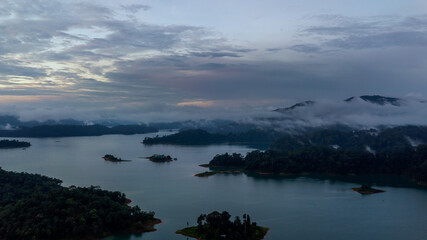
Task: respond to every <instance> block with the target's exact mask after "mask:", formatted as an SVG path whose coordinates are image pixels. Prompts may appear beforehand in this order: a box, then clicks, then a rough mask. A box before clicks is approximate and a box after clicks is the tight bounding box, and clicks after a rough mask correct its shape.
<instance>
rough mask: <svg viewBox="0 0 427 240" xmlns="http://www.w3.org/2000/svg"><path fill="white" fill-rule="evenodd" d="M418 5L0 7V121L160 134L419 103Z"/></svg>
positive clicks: (248, 0) (423, 6) (412, 0)
mask: <svg viewBox="0 0 427 240" xmlns="http://www.w3.org/2000/svg"><path fill="white" fill-rule="evenodd" d="M425 56H427V2H426V1H422V0H405V1H401V0H377V1H371V0H370V1H367V0H359V1H347V0H324V1H318V0H286V1H285V0H280V1H279V0H266V1H254V0H245V1H237V0H217V1H206V0H181V1H170V0H157V1H153V0H141V1H130V0H124V1H107V0H103V1H76V0H72V1H71V0H70V1H66V0H61V1H55V0H49V1H43V0H32V1H29V0H27V1H21V0H13V1H9V0H2V1H0V115H4V114H12V115H16V116H19V117H20V118H21V120H23V121H28V120H41V121H42V120H47V119H63V118H75V119H78V120H97V119H127V120H130V119H133V120H136V121H142V122H150V121H173V120H184V119H201V118H206V119H209V118H239V117H246V116H250V115H252V114H261V115H262V114H269V113H270V112H271V110H272V109H275V108H277V107H286V106H289V105H292V104H294V103H295V102H298V101H303V100H314V99H332V100H342V99H345V98H348V97H351V96H359V95H366V94H380V95H385V96H393V97H405V96H412V97H413V96H416V97H418V98H424V96H427V84H426V83H427V79H426V76H427V67H426V66H427V58H426V57H425Z"/></svg>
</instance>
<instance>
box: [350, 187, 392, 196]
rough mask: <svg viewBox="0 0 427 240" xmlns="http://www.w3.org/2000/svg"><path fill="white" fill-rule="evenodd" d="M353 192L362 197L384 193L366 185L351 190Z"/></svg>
mask: <svg viewBox="0 0 427 240" xmlns="http://www.w3.org/2000/svg"><path fill="white" fill-rule="evenodd" d="M353 191H355V192H358V193H360V194H362V195H366V194H374V193H382V192H385V191H384V190H380V189H375V188H372V187H371V186H368V185H362V186H361V187H358V188H353Z"/></svg>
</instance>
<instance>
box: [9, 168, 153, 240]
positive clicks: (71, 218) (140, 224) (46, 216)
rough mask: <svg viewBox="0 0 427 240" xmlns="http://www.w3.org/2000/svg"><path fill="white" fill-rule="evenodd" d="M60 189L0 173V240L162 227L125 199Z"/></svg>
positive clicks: (34, 177) (57, 183) (72, 239)
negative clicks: (156, 225)
mask: <svg viewBox="0 0 427 240" xmlns="http://www.w3.org/2000/svg"><path fill="white" fill-rule="evenodd" d="M61 183H62V181H61V180H58V179H54V178H50V177H46V176H41V175H39V174H29V173H17V172H9V171H5V170H2V169H1V168H0V239H35V240H38V239H61V240H65V239H66V240H77V239H101V238H104V237H107V236H112V235H118V234H129V233H137V232H147V231H155V229H154V228H153V226H154V225H155V224H157V223H160V222H161V221H160V220H159V219H156V218H154V212H145V211H142V210H141V209H140V207H138V206H134V207H131V206H129V205H128V203H129V202H130V200H129V199H127V198H126V195H125V194H124V193H121V192H117V191H116V192H112V191H106V190H102V189H100V188H99V187H95V186H91V187H75V186H70V187H63V186H61Z"/></svg>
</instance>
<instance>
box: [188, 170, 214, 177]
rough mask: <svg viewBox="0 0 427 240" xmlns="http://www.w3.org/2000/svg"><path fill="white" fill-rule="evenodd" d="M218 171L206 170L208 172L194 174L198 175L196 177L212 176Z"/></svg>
mask: <svg viewBox="0 0 427 240" xmlns="http://www.w3.org/2000/svg"><path fill="white" fill-rule="evenodd" d="M217 173H218V172H213V171H211V172H209V171H206V172H202V173H197V174H194V176H196V177H210V176H212V175H215V174H217Z"/></svg>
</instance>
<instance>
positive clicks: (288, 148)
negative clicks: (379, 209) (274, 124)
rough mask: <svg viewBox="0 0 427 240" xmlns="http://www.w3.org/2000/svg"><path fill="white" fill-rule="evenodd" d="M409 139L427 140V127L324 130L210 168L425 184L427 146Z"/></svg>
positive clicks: (283, 140) (228, 157)
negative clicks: (235, 166) (402, 178)
mask: <svg viewBox="0 0 427 240" xmlns="http://www.w3.org/2000/svg"><path fill="white" fill-rule="evenodd" d="M409 139H416V140H418V141H421V142H426V141H427V128H426V127H412V126H406V127H396V128H391V129H386V130H383V131H380V132H378V131H376V130H363V131H347V132H344V131H337V130H321V131H314V132H308V133H306V134H303V135H295V136H293V135H287V136H284V137H282V138H280V139H278V140H277V141H275V142H274V143H273V144H272V145H271V147H270V149H269V150H267V151H265V152H261V151H253V152H250V153H248V154H247V155H246V157H244V160H243V159H240V160H238V161H237V160H235V159H234V158H233V157H232V156H233V155H234V154H233V155H229V154H228V153H226V154H223V155H217V156H215V157H214V159H212V161H211V162H210V163H209V164H211V165H216V166H224V167H229V166H231V165H232V164H231V163H234V162H236V161H237V162H238V163H239V164H241V166H242V167H243V168H244V169H245V170H249V171H261V172H271V173H281V172H285V173H303V172H309V173H334V174H395V175H408V176H411V177H413V178H415V179H416V180H418V181H420V182H427V145H425V144H421V145H418V146H417V147H413V146H411V144H410V142H409Z"/></svg>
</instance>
